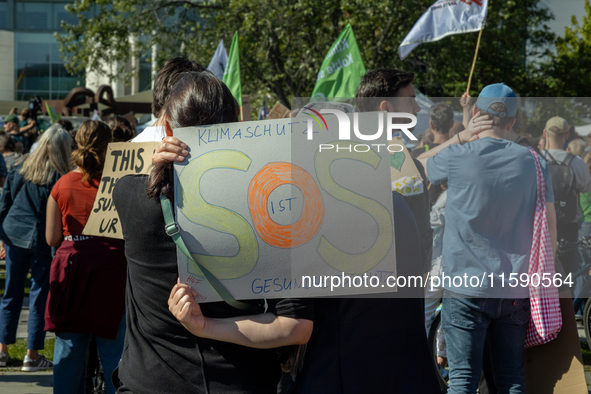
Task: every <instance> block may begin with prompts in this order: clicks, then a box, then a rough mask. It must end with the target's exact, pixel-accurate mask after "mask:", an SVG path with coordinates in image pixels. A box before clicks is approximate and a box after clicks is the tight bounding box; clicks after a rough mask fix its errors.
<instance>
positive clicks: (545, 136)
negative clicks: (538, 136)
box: [542, 129, 548, 144]
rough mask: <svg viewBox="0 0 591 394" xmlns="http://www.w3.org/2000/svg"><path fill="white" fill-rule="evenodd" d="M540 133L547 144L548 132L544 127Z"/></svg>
mask: <svg viewBox="0 0 591 394" xmlns="http://www.w3.org/2000/svg"><path fill="white" fill-rule="evenodd" d="M542 135H543V136H544V139H545V140H546V144H548V134H546V129H544V131H543V132H542Z"/></svg>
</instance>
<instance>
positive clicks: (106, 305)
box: [0, 58, 591, 394]
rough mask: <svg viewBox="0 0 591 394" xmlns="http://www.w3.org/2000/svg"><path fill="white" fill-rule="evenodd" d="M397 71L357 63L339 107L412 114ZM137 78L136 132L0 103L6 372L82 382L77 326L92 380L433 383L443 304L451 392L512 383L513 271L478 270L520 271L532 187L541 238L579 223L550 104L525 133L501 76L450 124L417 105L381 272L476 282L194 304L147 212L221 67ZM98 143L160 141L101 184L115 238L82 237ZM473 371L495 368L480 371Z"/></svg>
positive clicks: (581, 187) (414, 388) (574, 183)
mask: <svg viewBox="0 0 591 394" xmlns="http://www.w3.org/2000/svg"><path fill="white" fill-rule="evenodd" d="M413 80H414V75H413V74H411V73H406V72H403V71H398V70H393V69H378V70H372V71H369V72H367V73H366V74H365V75H364V76H363V78H362V80H361V83H360V85H359V87H358V89H357V92H356V109H355V110H356V111H360V112H365V111H387V112H398V113H401V112H404V113H411V114H413V115H416V114H417V113H418V112H419V111H421V108H420V107H419V105H418V104H417V103H416V100H415V89H414V86H413ZM153 95H154V101H153V108H152V109H153V114H154V116H155V117H156V118H157V121H156V123H155V124H154V125H153V126H152V127H148V128H146V129H145V130H144V131H143V132H142V133H140V134H139V135H137V136H136V135H135V131H134V129H133V127H132V125H130V124H129V122H128V121H127V120H126V119H125V118H123V117H115V118H113V119H111V120H109V122H108V124H107V123H103V122H101V121H96V120H89V121H85V122H84V123H83V124H82V126H81V127H80V128H79V129H78V130H76V131H73V130H71V129H70V130H68V126H67V124H64V121H61V123H60V124H55V125H53V126H51V127H50V128H49V129H48V130H45V131H44V132H43V133H41V134H40V136H38V137H37V135H36V130H35V123H34V121H33V122H31V121H29V120H28V118H27V116H28V117H30V114H28V115H27V114H25V113H24V111H23V114H22V116H23V120H22V121H20V123H22V122H25V123H22V125H21V124H20V123H19V121H17V118H16V117H15V116H14V115H9V116H8V117H6V118H5V119H4V123H5V132H4V133H3V134H1V133H0V151H2V153H3V155H2V156H3V157H0V178H2V177H3V178H6V183H5V185H4V190H3V193H2V197H1V199H0V238H1V239H2V241H3V242H4V245H5V246H4V248H5V255H6V270H7V277H6V291H5V295H4V297H3V299H2V302H1V303H0V366H5V365H6V363H7V361H8V346H9V345H11V344H13V343H14V342H15V339H16V338H15V334H16V326H17V323H18V317H19V314H20V311H21V307H22V302H23V287H24V282H25V277H26V275H27V272H28V271H29V270H30V271H31V290H30V296H29V308H30V318H29V323H28V324H29V326H28V342H27V346H28V350H27V355H26V357H25V361H24V364H23V371H34V370H38V369H43V368H51V367H53V368H54V390H55V392H58V393H81V392H84V390H85V387H84V385H85V369H86V361H85V360H86V359H87V357H88V351H89V346H91V345H90V344H91V343H92V346H96V347H97V348H98V354H99V358H100V361H101V364H102V366H103V370H104V373H105V377H106V379H105V380H106V387H105V390H106V392H107V393H115V392H117V393H162V392H166V393H188V392H195V393H277V392H278V390H279V392H285V393H286V392H289V393H312V394H313V393H327V392H329V393H345V392H353V393H362V392H363V393H365V392H376V393H379V392H396V393H398V392H400V393H426V394H429V393H434V394H435V393H440V392H441V388H440V384H439V382H438V380H437V375H436V365H435V364H434V363H433V362H432V359H433V356H432V355H431V351H430V350H429V346H428V344H427V334H426V333H427V331H428V330H429V328H430V324H431V322H432V317H433V314H434V311H435V309H436V308H437V307H438V306H439V305H440V304H442V312H441V313H442V330H441V331H440V332H438V335H437V339H438V343H437V349H436V356H437V366H438V367H439V368H442V369H445V368H446V366H447V367H448V368H449V377H450V380H449V391H448V392H449V393H453V394H457V393H475V392H476V390H477V388H478V386H479V385H480V386H481V392H483V390H484V388H485V387H486V389H488V390H489V392H497V391H498V392H504V393H512V394H515V393H524V392H525V388H524V387H525V380H524V356H523V349H524V343H525V335H526V329H527V326H528V323H529V320H530V302H529V293H528V289H527V288H524V287H515V288H504V289H502V293H501V292H499V291H497V290H498V289H499V287H497V288H495V287H494V286H493V282H494V281H497V280H499V278H500V276H501V275H503V274H505V275H507V276H508V275H509V274H518V275H520V274H523V273H527V272H528V266H529V257H530V251H531V246H532V238H533V236H534V215H535V214H536V209H537V208H536V207H537V205H536V204H537V202H538V201H539V199H542V198H543V201H544V202H545V205H544V207H545V210H546V217H547V224H548V230H549V236H550V238H551V240H552V248H553V250H554V251H555V246H556V244H557V240H558V239H561V238H564V239H567V240H571V241H573V240H576V239H577V237H578V236H579V234H588V233H589V232H590V230H591V175H590V171H591V152H590V151H591V149H588V148H587V147H586V146H587V144H586V143H585V141H583V140H581V139H580V138H577V137H576V134H575V130H574V128H573V127H572V125H569V123H568V122H567V120H565V119H563V118H560V117H552V118H551V119H548V122H547V123H546V126H545V128H544V130H543V132H542V138H541V139H540V141H539V143H538V144H536V143H535V142H534V141H533V139H532V138H531V136H529V135H526V134H524V133H522V131H521V128H522V125H521V124H520V122H521V121H522V116H521V114H520V108H519V102H518V99H517V96H516V94H515V92H514V91H513V90H512V89H511V88H510V87H508V86H506V85H504V84H502V83H498V84H492V85H489V86H487V87H485V88H484V89H483V90H482V91H481V92H480V94H479V96H478V98H476V100H475V101H474V100H472V98H471V97H469V95H467V94H466V95H464V97H462V99H461V100H460V105H461V107H462V109H463V121H462V122H459V121H455V120H454V110H453V108H452V107H451V106H450V105H448V104H444V103H437V104H435V105H433V106H432V107H431V108H430V109H429V128H428V129H427V130H425V132H424V133H423V134H422V137H421V142H420V145H419V146H418V147H417V148H416V149H414V150H413V152H412V153H411V155H412V157H413V162H414V163H415V165H416V167H417V170H418V172H419V173H420V175H421V177H422V179H423V180H424V181H425V186H426V187H425V188H424V191H423V192H421V193H419V194H416V195H412V196H402V195H399V194H398V193H396V192H392V199H393V204H394V206H393V208H394V212H395V221H394V227H395V228H394V230H395V231H394V232H395V244H396V247H395V250H396V259H397V262H398V267H399V271H398V272H397V275H399V276H416V275H425V274H427V273H429V275H431V276H440V275H441V274H442V273H443V272H445V273H446V274H447V275H450V276H463V275H465V274H468V275H470V276H478V277H481V276H483V274H485V275H484V278H488V280H487V281H485V282H484V283H483V285H482V286H479V287H478V288H474V287H470V286H468V285H464V286H459V287H458V286H455V285H452V284H451V283H450V284H446V282H442V285H441V286H440V287H435V288H433V287H431V288H429V287H428V288H427V293H426V294H425V289H424V288H420V287H418V288H412V287H409V288H404V289H399V290H398V292H397V294H396V295H395V296H394V295H392V296H391V297H382V298H325V299H324V298H314V299H307V298H301V299H300V298H298V299H293V298H292V299H277V300H249V301H244V302H243V303H232V305H230V303H228V302H225V301H222V302H212V303H202V304H199V303H197V302H196V301H195V296H196V293H195V291H194V290H193V289H192V288H191V287H190V286H188V285H186V284H183V283H180V282H179V281H178V268H177V257H176V244H175V240H174V239H173V238H171V237H169V234H168V233H167V230H166V229H165V217H164V216H163V208H164V210H165V209H166V208H165V207H166V206H167V204H170V201H174V178H173V163H174V162H182V161H184V160H186V157H187V155H188V151H187V150H188V149H187V145H186V144H184V143H183V142H182V141H180V140H178V139H177V138H175V137H174V136H173V129H176V128H181V127H189V126H199V125H207V124H217V123H228V122H236V121H238V114H239V112H240V111H239V107H238V105H237V102H236V100H235V99H234V98H233V97H232V94H231V93H230V91H229V89H228V88H227V87H226V85H225V84H224V83H223V82H221V81H220V80H219V79H217V78H216V77H215V76H214V75H213V74H211V73H210V72H209V71H207V70H206V68H205V67H203V66H202V65H200V64H198V63H196V62H194V61H190V60H187V59H184V58H175V59H171V60H169V61H168V62H167V63H166V64H165V65H164V67H163V68H162V69H161V70H160V71H159V73H158V74H157V76H156V78H155V82H154V89H153ZM11 116H12V117H11ZM70 127H71V125H70ZM23 130H25V131H23ZM25 132H26V133H28V134H26V135H25V134H24V133H25ZM31 135H34V136H35V138H32V139H31V138H29V137H30V136H31ZM15 136H19V137H22V138H21V139H20V140H18V139H17V138H16V137H15ZM36 139H37V140H36ZM114 141H131V142H143V141H157V142H160V141H162V143H161V145H160V146H159V148H158V149H157V150H156V153H155V154H154V159H153V161H154V169H153V170H152V172H151V174H150V175H149V176H148V175H135V176H126V177H123V178H121V179H120V180H119V181H118V182H117V184H116V186H115V189H114V192H113V201H114V205H115V207H116V209H117V212H118V214H119V218H120V221H121V225H122V231H123V237H124V242H122V243H120V242H119V241H116V240H112V239H108V238H102V237H89V236H84V235H82V230H83V228H84V225H85V223H86V221H87V220H88V217H89V215H90V211H91V209H92V206H93V202H94V198H95V196H96V193H97V188H98V185H99V182H100V178H101V173H102V167H103V164H104V160H105V154H106V149H107V144H108V143H109V142H114ZM19 142H20V145H19ZM20 154H24V155H23V156H19V155H20ZM583 158H584V159H583ZM7 170H9V171H7ZM540 176H541V178H542V179H543V180H544V182H545V185H546V188H545V192H544V193H543V195H540V194H539V193H538V191H537V187H538V182H540V180H539V179H538V178H539V177H540ZM0 181H2V182H3V180H2V179H0ZM587 223H589V224H587ZM52 248H54V249H52ZM55 248H57V249H55ZM577 261H578V258H577V255H576V253H572V254H571V255H568V254H567V255H566V256H563V257H562V258H561V260H560V262H559V263H557V271H558V272H562V273H566V272H572V271H573V270H575V269H576V265H577V264H578V263H577ZM489 275H490V276H489ZM241 305H242V306H241ZM45 331H53V332H55V333H56V342H55V350H54V360H53V363H52V362H51V361H49V360H46V359H45V358H44V357H43V356H41V355H39V353H38V351H39V350H41V349H42V348H43V343H44V342H43V340H44V337H45ZM93 341H94V342H93ZM297 357H300V359H299V362H295V360H297ZM301 357H303V360H304V361H303V363H302V362H301ZM282 369H283V370H284V373H283V376H284V379H281V377H282ZM483 369H484V371H485V376H492V377H493V378H492V379H487V380H486V381H485V382H481V375H482V371H483ZM487 370H488V372H489V373H488V374H487V373H486V372H487ZM285 371H289V372H285ZM446 371H447V370H446ZM280 379H281V383H280ZM278 384H279V387H278Z"/></svg>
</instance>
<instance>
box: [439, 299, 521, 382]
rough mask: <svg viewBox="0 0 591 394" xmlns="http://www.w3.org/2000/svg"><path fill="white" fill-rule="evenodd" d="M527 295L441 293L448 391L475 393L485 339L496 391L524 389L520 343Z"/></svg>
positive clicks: (480, 370)
mask: <svg viewBox="0 0 591 394" xmlns="http://www.w3.org/2000/svg"><path fill="white" fill-rule="evenodd" d="M529 316H530V305H529V299H515V300H514V299H498V298H465V296H462V295H460V294H456V293H452V292H450V291H447V290H446V291H445V293H444V298H443V307H442V326H443V331H444V333H445V342H446V344H447V357H448V362H449V369H450V386H449V391H448V394H468V393H476V389H477V388H478V382H479V380H480V375H481V372H482V366H483V365H482V360H483V352H484V345H485V340H486V339H488V342H489V350H490V358H491V363H492V372H493V375H494V378H495V384H496V386H497V389H498V391H499V392H500V393H510V394H521V393H525V382H524V377H523V367H524V357H523V347H524V343H525V334H526V331H527V326H528V323H529Z"/></svg>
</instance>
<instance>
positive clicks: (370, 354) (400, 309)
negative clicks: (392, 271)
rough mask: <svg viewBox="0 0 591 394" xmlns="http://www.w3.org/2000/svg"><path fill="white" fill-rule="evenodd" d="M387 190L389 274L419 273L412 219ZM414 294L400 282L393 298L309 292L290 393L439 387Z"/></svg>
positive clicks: (418, 291)
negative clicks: (299, 361)
mask: <svg viewBox="0 0 591 394" xmlns="http://www.w3.org/2000/svg"><path fill="white" fill-rule="evenodd" d="M392 197H393V203H394V218H395V219H394V233H395V235H396V238H395V240H396V262H397V275H398V276H405V277H410V276H417V275H421V274H422V267H421V257H422V256H421V250H420V249H421V241H420V237H419V232H418V230H417V226H416V224H415V221H414V219H413V216H412V213H411V211H410V210H409V208H408V206H407V204H405V202H404V199H403V198H402V196H400V195H399V194H398V193H396V192H392ZM422 296H424V290H423V289H422V288H420V287H406V288H399V289H398V294H396V295H395V296H394V297H395V298H369V297H368V298H355V299H351V298H349V299H347V298H325V299H322V298H317V299H315V300H314V330H313V331H312V337H311V338H310V342H309V343H308V346H307V348H306V356H305V357H306V358H305V361H304V367H303V369H302V372H301V373H300V375H299V376H298V378H297V380H296V386H295V390H294V394H324V393H421V394H440V393H441V390H440V388H439V384H438V382H437V378H436V375H435V369H434V363H433V360H432V358H431V353H430V351H429V345H428V343H427V334H426V333H425V304H424V300H423V299H422V298H420V297H422ZM409 297H411V298H409Z"/></svg>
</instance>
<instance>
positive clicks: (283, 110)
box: [267, 101, 291, 119]
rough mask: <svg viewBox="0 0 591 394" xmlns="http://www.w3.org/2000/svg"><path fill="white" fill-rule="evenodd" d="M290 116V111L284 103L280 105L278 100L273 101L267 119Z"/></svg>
mask: <svg viewBox="0 0 591 394" xmlns="http://www.w3.org/2000/svg"><path fill="white" fill-rule="evenodd" d="M289 117H291V111H290V110H289V108H287V107H286V106H285V105H282V104H281V103H280V102H279V101H277V102H276V103H275V105H274V106H273V108H271V111H269V116H267V119H282V118H289Z"/></svg>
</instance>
